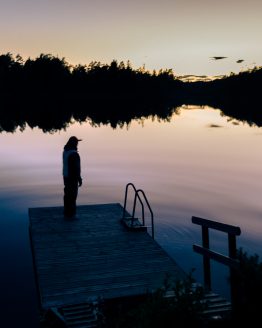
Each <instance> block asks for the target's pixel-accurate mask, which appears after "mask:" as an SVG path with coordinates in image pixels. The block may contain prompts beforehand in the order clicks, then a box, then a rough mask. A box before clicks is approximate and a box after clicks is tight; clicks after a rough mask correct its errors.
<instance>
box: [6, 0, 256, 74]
mask: <svg viewBox="0 0 262 328" xmlns="http://www.w3.org/2000/svg"><path fill="white" fill-rule="evenodd" d="M0 29H1V33H0V53H1V54H4V53H7V52H11V53H12V54H13V55H16V54H20V55H21V56H22V57H23V58H24V59H27V58H28V57H31V58H35V57H37V56H39V55H40V54H41V53H46V54H47V53H48V54H52V55H55V56H56V55H57V56H59V57H65V59H66V61H67V62H69V63H70V64H74V65H75V64H88V63H90V62H91V61H101V62H102V63H109V62H111V61H112V60H113V59H116V60H118V61H122V60H123V61H125V62H126V61H127V60H130V61H131V64H132V66H133V67H134V68H138V67H140V66H142V65H143V64H145V67H146V68H147V69H148V70H153V69H156V70H158V69H160V68H164V69H165V68H172V69H173V70H174V72H175V74H178V75H185V74H195V75H219V74H229V73H230V72H231V71H232V72H235V73H237V72H239V71H240V70H243V69H247V68H252V67H254V66H255V65H257V66H260V65H262V42H261V41H262V1H261V0H249V1H247V0H246V1H244V0H220V1H217V0H216V1H215V0H161V1H160V0H0ZM211 57H227V58H224V59H220V60H214V59H212V58H211ZM238 60H243V61H242V62H241V63H237V61H238Z"/></svg>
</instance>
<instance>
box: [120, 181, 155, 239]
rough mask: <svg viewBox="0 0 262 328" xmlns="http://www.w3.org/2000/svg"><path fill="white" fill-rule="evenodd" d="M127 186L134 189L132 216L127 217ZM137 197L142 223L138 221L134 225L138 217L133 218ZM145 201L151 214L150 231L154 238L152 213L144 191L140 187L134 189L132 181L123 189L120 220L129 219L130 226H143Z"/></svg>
mask: <svg viewBox="0 0 262 328" xmlns="http://www.w3.org/2000/svg"><path fill="white" fill-rule="evenodd" d="M129 187H132V188H133V190H134V193H135V195H134V202H133V210H132V216H131V217H130V218H128V217H127V212H126V206H127V196H128V190H129ZM140 194H141V195H142V196H143V198H142V199H141V197H140ZM137 199H138V200H139V203H140V205H141V209H142V223H140V224H139V225H138V226H137V225H136V226H135V221H137V220H138V219H136V218H135V212H136V203H137ZM143 200H144V202H145V203H146V205H147V207H148V210H149V212H150V215H151V233H152V238H153V239H154V237H155V229H154V214H153V211H152V209H151V206H150V204H149V202H148V199H147V197H146V195H145V193H144V191H143V190H142V189H136V187H135V186H134V184H133V183H128V184H127V185H126V190H125V201H124V209H123V217H122V220H123V221H125V220H127V219H130V221H131V222H130V228H132V227H133V228H135V227H136V228H140V227H141V228H145V208H144V202H143Z"/></svg>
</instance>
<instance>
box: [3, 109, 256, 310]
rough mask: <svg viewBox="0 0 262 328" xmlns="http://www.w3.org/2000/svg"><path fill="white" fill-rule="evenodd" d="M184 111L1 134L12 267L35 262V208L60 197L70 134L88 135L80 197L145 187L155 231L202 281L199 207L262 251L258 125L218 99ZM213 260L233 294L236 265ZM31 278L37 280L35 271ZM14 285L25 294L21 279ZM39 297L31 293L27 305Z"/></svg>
mask: <svg viewBox="0 0 262 328" xmlns="http://www.w3.org/2000/svg"><path fill="white" fill-rule="evenodd" d="M178 112H179V113H180V114H179V115H177V114H176V113H177V112H176V113H174V114H173V116H171V118H170V120H169V121H159V120H152V118H150V119H144V120H142V121H135V120H132V121H131V123H129V127H128V129H121V128H120V127H119V128H116V129H112V128H111V127H110V126H107V125H102V126H100V127H99V128H95V127H93V126H92V124H90V123H89V122H86V123H82V124H80V123H78V122H75V123H73V124H71V125H70V126H69V127H68V129H67V130H66V131H65V130H62V131H59V132H56V133H53V134H46V133H43V132H42V131H41V130H40V129H30V128H29V127H28V126H27V127H26V128H25V130H24V131H23V132H20V131H18V132H16V133H15V134H9V133H2V134H1V135H0V139H1V145H2V146H1V149H0V157H1V163H0V170H1V173H2V174H1V176H0V199H1V201H0V209H1V220H0V226H1V235H3V238H1V246H2V247H1V258H2V261H5V259H6V255H5V254H9V257H10V259H13V260H14V259H16V260H17V261H16V263H17V266H18V267H19V269H18V268H17V267H16V266H14V265H13V264H12V263H13V262H9V263H8V262H5V263H7V264H6V265H7V266H9V269H10V270H15V271H14V272H15V273H14V274H18V273H17V272H18V271H19V274H20V272H21V274H22V276H23V277H24V276H26V273H27V272H29V271H30V270H31V267H30V263H31V257H30V251H29V244H28V235H27V225H28V217H27V209H28V208H29V207H41V206H59V205H61V206H62V196H63V181H62V171H61V169H62V149H63V146H64V144H65V143H66V141H67V140H68V136H70V135H77V136H78V137H79V138H81V139H83V142H81V143H80V144H79V151H80V153H81V160H82V175H83V187H82V188H81V190H80V194H79V198H78V204H92V203H107V202H120V203H122V202H123V197H124V187H125V185H126V183H127V182H133V183H134V184H135V185H136V186H137V187H139V188H140V187H141V188H142V189H144V191H145V192H146V194H147V196H148V198H149V200H150V203H151V206H152V208H153V210H154V214H155V218H156V239H157V240H158V241H159V243H160V244H161V245H162V246H163V247H164V248H165V249H166V250H167V252H168V253H170V254H171V255H172V256H173V257H174V258H175V259H176V261H177V262H178V263H179V264H180V265H181V266H182V267H183V268H184V270H186V271H189V270H191V269H192V267H195V268H196V272H195V276H196V278H197V279H198V280H199V281H201V279H202V259H201V257H200V255H197V254H194V253H193V251H192V244H193V243H199V242H200V238H201V231H200V229H199V227H197V226H194V225H193V224H192V223H191V217H192V215H195V216H200V217H203V218H209V219H214V220H217V221H221V222H224V223H228V224H233V225H237V226H240V227H241V230H242V235H241V236H240V238H238V246H242V247H244V249H245V250H246V251H248V252H249V253H251V254H253V253H258V254H259V255H260V256H262V251H261V250H262V247H261V246H262V243H261V232H262V221H261V201H260V195H261V193H262V186H261V180H262V179H261V178H262V176H261V160H262V154H261V152H260V151H259V148H258V146H259V145H260V141H261V140H260V138H261V137H262V134H261V131H260V129H259V128H258V127H250V126H249V125H247V124H244V123H242V122H239V124H238V125H236V124H235V121H234V120H233V121H232V120H231V119H229V118H228V117H226V116H221V115H220V112H219V111H218V110H215V109H212V108H197V107H195V108H194V109H193V108H181V107H180V108H179V111H178ZM141 123H142V124H141ZM218 127H219V128H218ZM1 237H2V236H1ZM211 242H212V244H213V246H214V248H215V249H216V250H218V251H223V250H224V249H225V250H226V247H227V241H226V240H225V236H223V235H219V234H215V235H214V237H211ZM20 250H23V264H24V267H23V265H22V263H21V261H20V260H19V261H18V259H19V258H20V256H21V251H20ZM2 263H3V262H2ZM213 267H214V269H213V271H214V275H215V277H214V288H217V289H220V290H221V288H222V289H223V290H224V292H225V293H227V289H226V287H225V285H226V284H227V283H226V278H227V275H228V272H227V271H226V270H225V269H224V268H222V266H221V267H219V268H217V265H216V264H214V266H213ZM10 270H9V271H8V270H3V271H2V272H1V275H2V276H3V277H2V279H1V280H2V281H8V289H10V290H11V289H12V288H13V287H12V283H13V282H12V281H10V279H9V272H10ZM30 272H31V271H30ZM28 277H30V281H27V286H28V285H30V286H31V288H32V286H33V280H32V279H31V278H32V272H31V273H30V275H28ZM24 279H26V278H24ZM18 281H20V283H21V284H22V281H21V279H20V280H18ZM16 288H18V290H19V292H20V293H23V288H22V285H21V286H20V287H16ZM5 290H6V287H5ZM13 293H15V291H14V290H13ZM33 302H34V300H33V299H31V300H29V301H28V305H25V306H27V310H28V307H30V306H33V305H32V304H33Z"/></svg>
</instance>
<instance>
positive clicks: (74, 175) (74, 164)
mask: <svg viewBox="0 0 262 328" xmlns="http://www.w3.org/2000/svg"><path fill="white" fill-rule="evenodd" d="M63 176H64V177H65V178H69V179H70V180H77V181H79V180H80V179H81V164H80V156H79V154H78V152H77V150H73V149H69V150H66V149H64V151H63Z"/></svg>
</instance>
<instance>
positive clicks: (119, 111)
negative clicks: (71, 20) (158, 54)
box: [0, 53, 262, 133]
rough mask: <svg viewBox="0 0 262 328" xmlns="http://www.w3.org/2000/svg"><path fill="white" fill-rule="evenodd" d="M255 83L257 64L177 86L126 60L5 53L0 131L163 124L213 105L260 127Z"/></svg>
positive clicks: (260, 77)
mask: <svg viewBox="0 0 262 328" xmlns="http://www.w3.org/2000/svg"><path fill="white" fill-rule="evenodd" d="M261 82H262V68H261V67H256V68H254V69H252V70H248V71H245V72H241V73H239V74H233V73H232V74H231V75H230V76H225V77H223V78H221V79H217V80H213V81H208V82H204V81H197V82H184V81H182V80H180V79H179V78H177V77H176V76H175V75H174V73H173V71H172V70H171V69H165V70H159V71H153V72H149V71H148V70H146V69H145V67H144V66H143V67H140V68H138V69H133V68H132V65H131V63H130V62H129V61H128V62H127V63H124V62H122V61H121V62H119V63H118V62H117V61H116V60H113V61H112V62H111V63H110V64H102V63H100V62H96V61H94V62H91V63H90V64H89V65H76V66H72V65H70V64H68V63H67V62H66V61H65V59H64V58H58V57H55V56H53V55H50V54H41V55H40V56H39V57H37V58H35V59H30V58H28V59H27V60H26V61H24V60H23V58H22V57H21V56H20V55H17V56H15V57H14V56H13V55H12V54H11V53H7V54H2V55H0V97H1V98H0V99H1V103H0V132H3V131H6V132H15V131H16V129H17V128H19V129H20V130H22V131H23V130H24V129H25V127H26V126H27V125H28V126H29V127H31V128H34V127H39V128H40V129H42V130H43V131H44V132H51V133H52V132H55V131H58V130H61V129H66V128H67V127H68V126H69V125H70V124H71V122H72V121H78V122H84V121H87V120H89V121H90V123H91V124H92V125H94V126H99V125H101V124H110V125H111V126H112V127H113V128H116V127H123V126H125V125H128V124H129V123H130V122H131V121H132V120H133V119H140V118H147V117H156V118H157V119H159V120H170V119H171V116H172V114H173V113H174V111H176V109H177V108H179V107H180V106H182V105H184V104H186V105H201V106H211V107H214V108H219V109H220V110H221V111H222V112H223V113H224V114H225V115H227V116H230V117H233V118H236V119H238V120H241V121H244V122H247V123H248V124H250V125H257V126H261V125H262V114H261V110H260V99H261V97H260V94H259V85H261Z"/></svg>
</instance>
